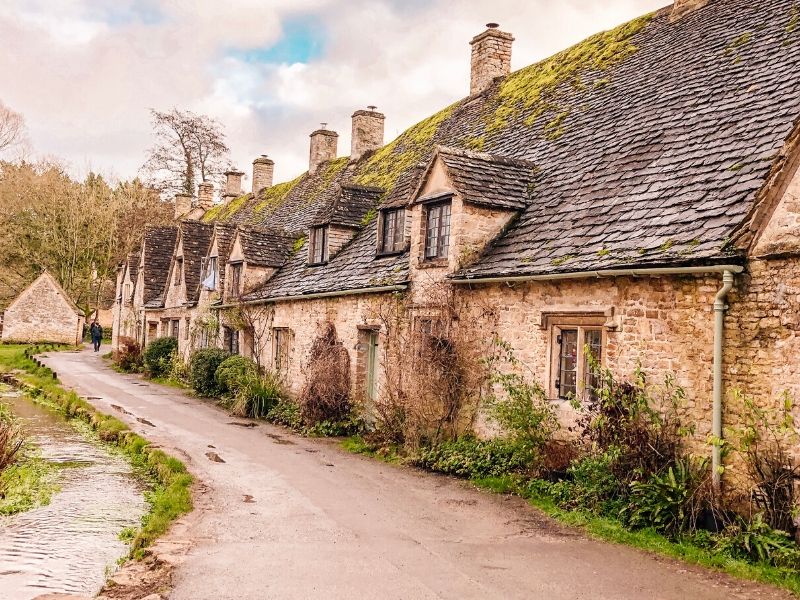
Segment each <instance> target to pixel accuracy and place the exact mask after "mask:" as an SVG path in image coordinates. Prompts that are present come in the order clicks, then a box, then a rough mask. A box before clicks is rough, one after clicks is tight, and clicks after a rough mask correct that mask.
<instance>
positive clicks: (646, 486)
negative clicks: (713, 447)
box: [623, 457, 710, 538]
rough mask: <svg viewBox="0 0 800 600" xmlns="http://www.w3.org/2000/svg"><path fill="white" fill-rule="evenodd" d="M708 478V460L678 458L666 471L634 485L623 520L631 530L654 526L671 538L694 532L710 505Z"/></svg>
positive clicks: (635, 482)
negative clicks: (632, 528)
mask: <svg viewBox="0 0 800 600" xmlns="http://www.w3.org/2000/svg"><path fill="white" fill-rule="evenodd" d="M709 479H710V470H709V465H708V460H707V459H705V458H703V459H701V458H696V457H688V458H682V459H679V460H678V461H676V463H675V464H674V465H673V466H670V467H669V468H667V470H666V471H665V472H663V473H657V474H655V475H652V476H651V477H650V479H649V480H647V481H634V482H633V483H632V484H631V494H630V504H629V505H628V506H627V507H626V508H625V510H624V512H623V517H624V518H625V520H627V522H628V524H629V525H630V526H632V527H652V528H654V529H655V530H656V531H659V532H661V533H664V534H666V535H667V536H669V537H671V538H676V537H677V536H678V534H680V533H682V532H686V531H695V530H696V529H697V524H698V520H699V519H700V517H701V515H702V514H703V511H704V510H705V509H706V507H707V506H708V505H709V497H710V487H709V483H710V481H709Z"/></svg>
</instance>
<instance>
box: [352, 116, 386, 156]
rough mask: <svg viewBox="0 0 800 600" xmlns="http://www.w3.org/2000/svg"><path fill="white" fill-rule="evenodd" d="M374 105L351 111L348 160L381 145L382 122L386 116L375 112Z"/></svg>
mask: <svg viewBox="0 0 800 600" xmlns="http://www.w3.org/2000/svg"><path fill="white" fill-rule="evenodd" d="M376 108H377V107H376V106H368V107H367V109H368V110H357V111H356V112H354V113H353V131H352V135H351V137H350V160H358V159H359V158H361V157H362V156H364V154H365V153H366V152H369V151H370V150H376V149H378V148H380V147H381V146H383V122H384V120H385V119H386V117H385V116H384V115H383V114H381V113H379V112H375V109H376Z"/></svg>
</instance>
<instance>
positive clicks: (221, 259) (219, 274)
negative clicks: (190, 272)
mask: <svg viewBox="0 0 800 600" xmlns="http://www.w3.org/2000/svg"><path fill="white" fill-rule="evenodd" d="M235 235H236V225H228V224H226V223H215V224H214V232H213V234H212V235H211V242H210V243H209V248H208V252H207V253H206V256H205V257H204V258H203V260H202V263H201V276H200V296H199V302H200V303H201V304H206V303H207V302H212V301H216V300H219V299H220V298H221V297H222V291H223V290H224V289H225V287H224V286H225V265H226V264H227V262H228V256H229V255H230V252H231V245H232V244H233V238H234V236H235Z"/></svg>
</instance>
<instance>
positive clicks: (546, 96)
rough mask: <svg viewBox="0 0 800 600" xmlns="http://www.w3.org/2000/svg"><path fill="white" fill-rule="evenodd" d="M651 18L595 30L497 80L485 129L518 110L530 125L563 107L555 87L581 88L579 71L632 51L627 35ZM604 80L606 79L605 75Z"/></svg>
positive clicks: (602, 68) (500, 126) (505, 122)
mask: <svg viewBox="0 0 800 600" xmlns="http://www.w3.org/2000/svg"><path fill="white" fill-rule="evenodd" d="M652 18H653V14H649V15H645V16H643V17H640V18H638V19H635V20H633V21H630V22H629V23H626V24H624V25H621V26H619V27H617V28H615V29H611V30H610V31H604V32H602V33H598V34H596V35H593V36H592V37H590V38H588V39H586V40H585V41H583V42H581V43H579V44H576V45H575V46H573V47H572V48H569V49H567V50H564V51H563V52H559V53H558V54H556V55H555V56H553V57H551V58H548V59H546V60H544V61H542V62H540V63H537V64H535V65H531V66H529V67H525V68H524V69H520V70H519V71H516V72H514V73H511V74H510V75H509V76H508V77H506V78H505V79H504V80H503V82H502V83H501V84H500V87H499V89H498V92H497V103H496V105H495V109H494V112H493V113H492V114H489V115H487V116H486V129H487V131H489V132H494V131H498V130H502V129H505V128H506V126H507V125H508V124H509V123H510V122H511V121H512V120H514V119H515V118H516V117H517V116H518V115H519V114H520V113H522V112H527V113H528V117H527V118H526V121H525V122H526V124H527V125H533V124H534V123H535V122H536V121H537V119H538V118H539V117H540V116H542V115H543V114H544V113H545V112H547V111H548V110H552V111H554V112H556V113H559V112H561V111H563V110H564V109H563V108H559V106H558V104H557V102H556V101H555V98H554V92H555V91H556V89H557V88H558V87H559V86H561V85H562V84H565V83H572V84H573V87H576V88H577V89H583V88H584V86H583V84H582V83H581V74H582V73H584V72H586V71H591V70H594V71H606V70H608V69H609V68H611V67H613V66H615V65H617V64H619V63H620V62H622V61H623V60H625V59H626V58H628V57H629V56H631V55H632V54H634V53H635V52H636V51H637V50H638V48H637V47H636V46H635V45H634V44H633V43H632V42H631V38H632V37H633V36H635V35H636V34H637V33H639V32H640V31H641V30H642V29H644V28H645V27H646V26H647V25H648V24H649V23H650V21H651V19H652ZM605 81H606V82H608V77H606V78H605Z"/></svg>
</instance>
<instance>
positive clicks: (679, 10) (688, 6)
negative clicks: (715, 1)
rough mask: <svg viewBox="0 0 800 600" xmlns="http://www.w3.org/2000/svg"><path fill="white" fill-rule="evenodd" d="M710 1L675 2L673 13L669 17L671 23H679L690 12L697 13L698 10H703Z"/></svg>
mask: <svg viewBox="0 0 800 600" xmlns="http://www.w3.org/2000/svg"><path fill="white" fill-rule="evenodd" d="M708 3H709V0H675V3H674V4H673V5H672V12H671V13H670V15H669V20H670V21H678V20H679V19H682V18H683V17H685V16H686V15H688V14H689V13H690V12H694V11H696V10H697V9H698V8H703V7H704V6H705V5H706V4H708Z"/></svg>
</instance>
